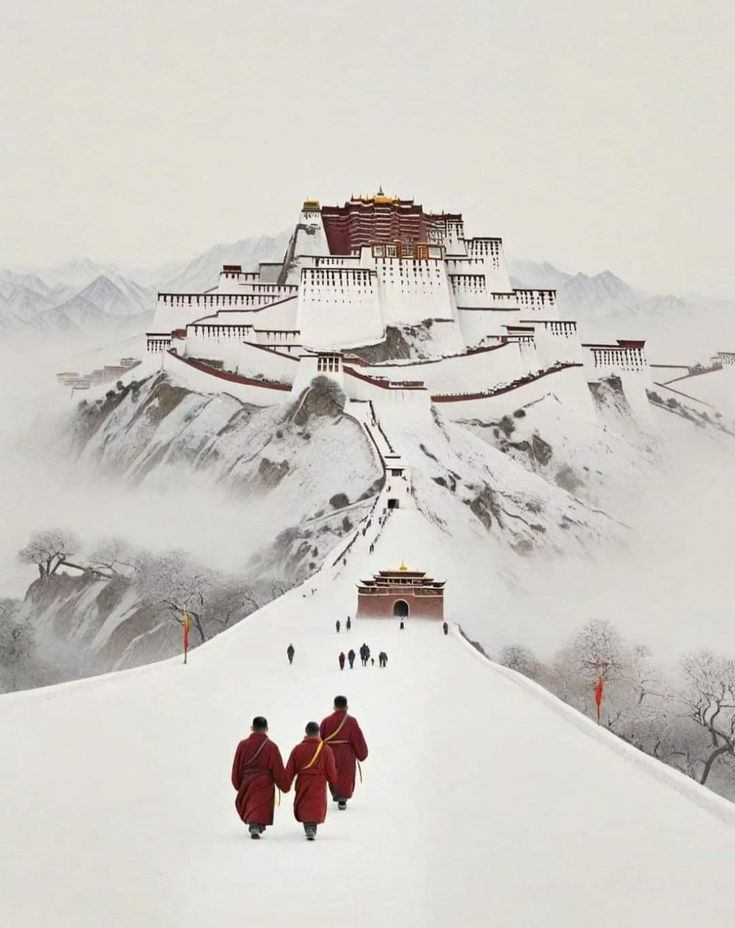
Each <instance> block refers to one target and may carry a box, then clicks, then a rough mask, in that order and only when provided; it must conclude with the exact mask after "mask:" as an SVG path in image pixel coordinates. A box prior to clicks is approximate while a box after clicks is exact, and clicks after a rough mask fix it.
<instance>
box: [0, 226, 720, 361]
mask: <svg viewBox="0 0 735 928" xmlns="http://www.w3.org/2000/svg"><path fill="white" fill-rule="evenodd" d="M288 237H289V233H288V232H284V233H282V234H280V235H275V236H259V237H257V238H246V239H242V240H240V241H238V242H229V243H224V244H219V245H213V246H212V247H211V248H209V249H207V251H205V252H203V253H202V254H201V255H198V256H197V257H195V258H194V259H193V260H192V261H188V262H182V263H180V264H173V265H171V264H169V265H165V266H163V267H158V268H148V269H137V270H130V271H122V270H121V269H119V268H117V267H115V266H114V265H103V264H97V263H96V262H94V261H91V260H89V259H88V258H81V259H77V260H74V261H69V262H67V263H66V264H63V265H62V266H61V267H58V268H54V269H53V270H45V271H44V270H34V271H28V272H17V271H12V270H5V271H3V270H0V332H13V331H24V330H28V329H35V330H37V331H42V332H47V333H53V332H58V333H67V334H73V333H74V332H75V331H80V330H82V329H84V330H86V331H88V330H90V329H105V330H107V331H110V330H120V329H123V328H124V329H127V330H128V331H132V330H133V329H135V328H136V327H137V326H139V327H140V331H141V332H142V331H144V329H145V327H146V325H147V324H148V321H149V319H150V316H151V314H152V312H153V308H154V304H155V299H156V292H157V291H158V290H168V291H172V292H192V291H203V290H207V289H209V288H211V287H214V286H216V284H217V279H218V274H219V271H220V270H221V268H222V265H223V264H241V265H242V266H243V268H244V269H246V270H247V269H255V268H256V267H257V265H258V262H260V261H277V260H280V259H281V258H282V257H283V254H284V252H285V250H286V246H287V244H288ZM509 263H510V272H511V275H512V280H513V283H514V286H520V287H542V288H552V289H555V290H557V291H558V294H559V305H560V307H561V315H562V317H568V318H570V319H577V320H578V321H579V323H580V328H581V330H582V335H583V338H584V339H586V340H598V339H609V338H646V339H648V340H649V356H650V359H651V360H653V361H659V362H660V361H663V360H666V361H675V360H681V361H684V360H686V361H689V360H693V359H695V358H698V357H699V358H704V357H707V356H708V354H710V353H712V352H713V351H717V350H730V351H732V350H735V302H732V301H727V300H719V301H718V300H711V299H697V298H692V297H686V298H683V297H677V296H670V295H669V296H662V295H658V294H650V293H645V292H643V291H640V290H636V289H634V288H633V287H631V286H630V285H629V284H627V283H626V282H625V281H624V280H621V279H620V278H619V277H617V276H616V275H615V274H613V273H612V272H611V271H603V272H602V273H600V274H594V275H592V276H590V275H587V274H583V273H577V274H568V273H565V272H564V271H560V270H559V269H558V268H556V267H554V266H553V265H551V264H539V263H536V262H533V261H526V260H511V261H510V262H509Z"/></svg>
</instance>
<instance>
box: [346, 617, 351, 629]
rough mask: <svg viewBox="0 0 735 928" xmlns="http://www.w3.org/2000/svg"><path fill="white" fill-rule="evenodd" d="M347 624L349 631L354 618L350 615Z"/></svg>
mask: <svg viewBox="0 0 735 928" xmlns="http://www.w3.org/2000/svg"><path fill="white" fill-rule="evenodd" d="M345 624H346V626H347V631H349V630H350V629H351V628H352V619H351V618H350V617H349V616H347V622H346V623H345Z"/></svg>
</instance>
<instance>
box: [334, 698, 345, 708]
mask: <svg viewBox="0 0 735 928" xmlns="http://www.w3.org/2000/svg"><path fill="white" fill-rule="evenodd" d="M334 708H335V709H346V708H347V697H346V696H335V697H334Z"/></svg>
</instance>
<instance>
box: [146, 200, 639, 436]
mask: <svg viewBox="0 0 735 928" xmlns="http://www.w3.org/2000/svg"><path fill="white" fill-rule="evenodd" d="M147 348H148V350H149V351H150V352H162V351H166V352H169V353H170V354H171V355H172V357H173V358H174V360H172V361H171V363H172V364H176V366H177V367H181V366H183V365H188V366H189V368H190V372H191V371H196V372H197V376H198V377H201V376H202V375H205V374H206V375H208V376H209V377H213V378H216V377H219V378H220V379H225V380H227V381H228V384H229V385H228V387H227V389H228V390H230V391H236V392H237V395H238V396H240V397H241V398H244V399H246V400H247V401H248V402H251V403H254V404H256V405H262V406H265V405H270V404H273V403H278V402H282V401H283V400H284V399H286V398H287V397H288V395H289V394H291V393H292V392H295V393H299V392H300V391H301V390H303V389H304V388H305V387H306V386H307V385H308V384H309V383H310V382H311V381H312V379H313V378H314V377H316V376H318V375H324V376H326V377H328V378H330V379H332V380H335V381H336V382H338V383H339V385H340V387H341V388H342V389H343V390H344V392H345V394H346V396H347V397H348V398H350V399H357V400H369V399H375V398H384V397H386V396H394V397H396V398H398V397H400V398H402V399H413V400H415V401H421V400H423V401H425V402H426V403H427V404H428V403H430V402H433V403H442V404H445V405H444V407H443V409H444V411H445V412H447V413H448V414H449V415H452V416H454V417H457V418H461V417H464V416H467V415H477V414H479V413H480V412H481V411H482V410H481V407H488V408H489V405H492V404H491V403H490V401H491V400H492V399H493V398H494V397H498V396H503V395H505V394H507V393H509V392H515V391H518V390H520V391H521V394H522V395H521V394H519V404H520V402H521V401H522V402H527V401H530V400H532V399H533V398H534V396H537V395H542V394H545V393H549V392H554V393H555V394H556V395H557V396H558V397H559V398H560V399H561V398H563V399H566V400H570V401H574V402H575V403H576V404H577V405H579V404H581V405H582V406H583V407H584V406H589V404H590V402H591V401H590V394H589V390H588V389H587V382H588V381H589V380H595V379H600V378H602V377H605V376H608V375H610V374H615V375H617V376H620V377H621V379H622V381H623V386H624V388H625V389H626V392H629V393H631V394H635V393H638V394H642V395H644V392H643V391H644V388H645V386H646V385H648V384H650V376H649V371H648V363H647V360H646V356H645V351H644V348H645V345H644V342H643V341H636V340H622V339H621V340H619V341H617V342H615V343H613V344H609V345H601V344H586V343H584V344H583V343H582V342H581V340H580V338H579V334H578V332H577V323H576V321H575V320H573V319H568V318H564V317H563V315H562V314H560V311H559V306H558V304H557V298H556V292H555V291H554V290H546V289H522V288H518V287H514V286H513V285H512V282H511V280H510V277H509V274H508V269H507V266H506V261H505V255H504V252H503V242H502V239H500V238H497V237H490V236H480V237H478V236H469V235H468V234H467V233H466V231H465V225H464V220H463V217H462V215H461V214H459V213H445V212H441V213H432V212H427V211H426V210H425V209H424V208H423V207H422V206H421V205H419V204H417V203H415V202H414V201H413V200H404V199H400V198H398V197H391V196H386V195H385V194H384V193H383V191H382V189H381V190H379V191H378V193H377V194H375V195H374V196H369V197H362V196H360V197H352V198H351V199H350V200H348V201H347V202H346V203H345V204H344V205H343V206H321V205H320V204H319V202H318V201H316V200H306V201H305V202H304V203H303V206H302V208H301V212H300V215H299V218H298V222H297V224H296V227H295V229H294V231H293V234H292V236H291V239H290V242H289V245H288V248H287V250H286V254H285V255H284V258H283V261H282V262H276V263H273V262H265V263H262V264H261V265H260V266H259V268H258V270H257V271H244V270H243V269H242V267H241V266H240V265H237V264H227V265H224V267H223V268H222V271H221V273H220V278H219V282H218V284H217V285H216V286H215V287H213V288H212V289H211V290H208V291H206V292H203V293H160V294H159V295H158V302H157V307H156V313H155V318H154V322H153V326H152V330H151V331H150V332H149V333H148V334H147ZM235 385H237V387H235ZM483 401H485V402H483Z"/></svg>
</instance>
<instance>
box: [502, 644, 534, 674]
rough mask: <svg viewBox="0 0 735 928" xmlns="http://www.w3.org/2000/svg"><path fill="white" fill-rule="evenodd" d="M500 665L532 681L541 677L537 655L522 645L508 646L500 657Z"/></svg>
mask: <svg viewBox="0 0 735 928" xmlns="http://www.w3.org/2000/svg"><path fill="white" fill-rule="evenodd" d="M498 663H500V664H502V665H503V667H509V668H510V669H511V670H517V671H518V673H522V674H523V675H524V676H525V677H530V678H531V679H532V680H535V679H536V678H537V677H538V676H539V670H540V665H539V662H538V661H537V660H536V657H535V655H534V654H533V652H532V651H530V650H529V649H528V648H524V647H523V645H520V644H509V645H506V647H504V648H503V649H502V651H501V652H500V654H499V655H498Z"/></svg>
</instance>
